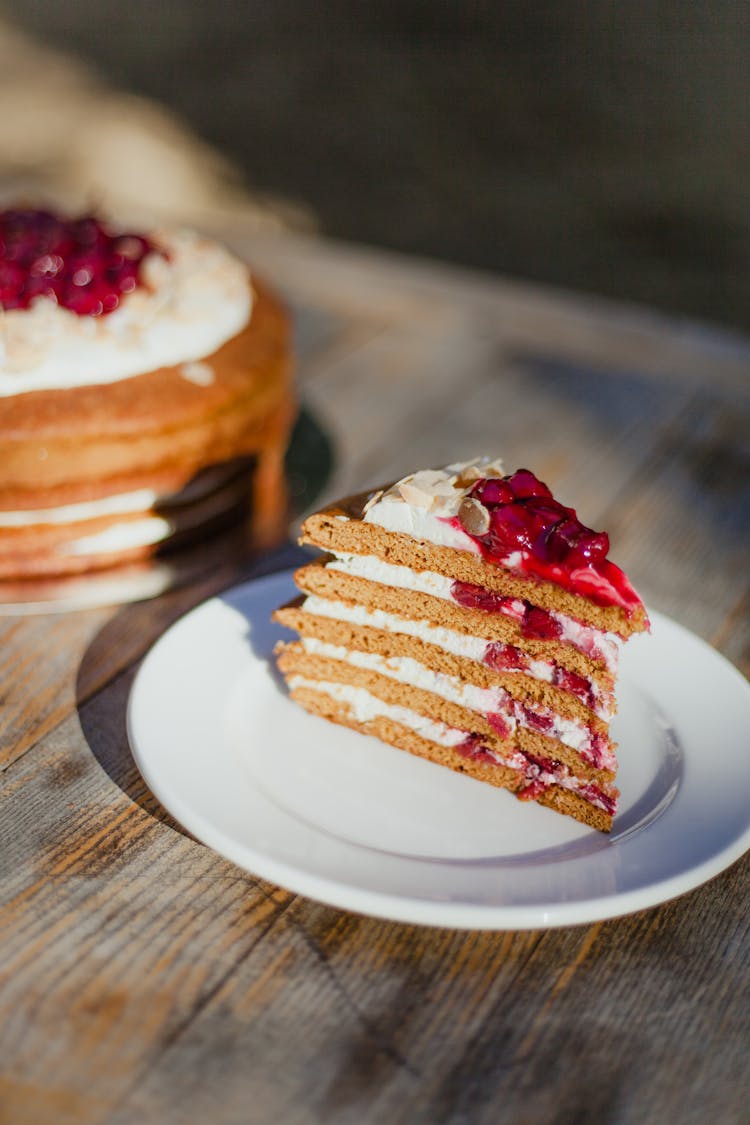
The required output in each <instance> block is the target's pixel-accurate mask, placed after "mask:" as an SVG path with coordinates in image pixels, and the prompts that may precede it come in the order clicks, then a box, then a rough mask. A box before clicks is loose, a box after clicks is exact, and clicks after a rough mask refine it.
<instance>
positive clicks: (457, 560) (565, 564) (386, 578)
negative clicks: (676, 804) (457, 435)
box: [275, 458, 648, 832]
mask: <svg viewBox="0 0 750 1125" xmlns="http://www.w3.org/2000/svg"><path fill="white" fill-rule="evenodd" d="M302 540H303V542H306V543H311V544H314V545H315V546H317V547H322V548H323V549H324V550H325V551H327V552H329V553H328V554H327V555H326V556H324V557H323V558H321V559H319V560H316V561H314V562H312V563H310V564H309V565H307V566H303V567H302V568H301V569H300V570H298V571H297V573H296V575H295V580H296V583H297V585H298V586H299V588H300V589H301V590H302V591H303V596H302V597H301V598H299V599H297V601H296V602H294V603H292V604H290V605H288V606H285V607H283V608H281V609H279V610H277V612H276V614H275V617H276V620H278V621H279V622H281V623H282V624H283V625H285V626H288V627H289V628H291V629H293V630H295V631H296V632H297V633H298V634H299V640H296V641H292V642H289V643H282V644H280V645H279V646H278V650H277V657H278V663H279V667H280V669H281V671H282V673H283V675H284V676H285V677H286V680H287V683H288V687H289V690H290V694H291V697H292V698H293V699H294V700H296V701H297V702H298V703H300V704H301V705H302V706H303V707H305V708H307V710H308V711H311V712H314V713H315V714H318V715H323V716H325V717H326V718H328V719H331V720H333V721H334V722H337V723H343V724H345V725H347V726H350V727H353V728H355V729H357V730H360V731H363V732H365V733H368V734H374V735H377V736H378V737H380V738H381V739H382V740H384V741H386V742H388V743H390V744H391V745H393V746H396V747H398V748H400V749H403V750H407V751H409V752H411V753H412V754H416V755H418V756H420V757H422V758H426V759H429V760H430V761H432V762H436V763H440V764H442V765H445V766H449V767H450V768H451V769H453V770H457V771H460V772H461V773H465V774H469V775H470V776H471V777H473V778H477V779H478V780H481V781H486V782H489V783H490V784H492V785H496V786H499V787H502V788H506V789H510V790H513V791H514V792H515V794H516V796H517V797H519V798H521V799H522V800H534V801H538V802H539V803H540V804H543V805H547V806H549V807H551V808H553V809H556V810H558V811H559V812H562V813H566V814H568V815H570V816H572V817H575V818H576V819H577V820H580V821H583V822H584V823H586V824H589V825H591V826H593V827H595V828H598V829H600V830H602V831H605V832H606V831H609V829H610V828H611V825H612V818H613V816H614V814H615V812H616V809H617V798H618V791H617V789H616V788H615V774H616V770H617V762H616V758H615V744H614V743H613V742H612V739H611V738H610V734H609V723H610V720H611V718H612V716H613V715H614V713H615V675H616V671H617V660H618V653H619V649H620V645H621V643H622V641H624V640H625V639H626V638H627V637H629V636H630V635H632V634H633V633H635V632H639V631H642V630H645V629H647V628H648V618H647V616H646V612H645V609H644V607H643V604H642V602H641V600H640V598H639V597H638V595H637V594H636V592H635V591H634V589H633V587H632V586H631V584H630V582H629V581H628V579H627V578H626V576H625V574H624V573H623V572H622V571H621V570H620V569H619V568H618V567H617V566H615V564H614V563H612V562H611V561H609V559H608V558H607V554H608V551H609V539H608V537H607V535H606V533H604V532H596V531H592V530H591V529H590V528H587V527H586V526H585V525H584V524H582V523H581V522H580V520H579V519H578V518H577V516H576V513H575V511H574V510H573V509H572V508H569V507H565V506H564V505H562V504H561V503H560V502H559V501H558V500H556V499H555V498H554V497H553V495H552V493H551V492H550V490H549V488H548V487H547V486H546V485H545V484H543V483H542V482H541V481H540V480H538V479H537V478H536V476H534V474H533V473H531V472H529V471H528V470H526V469H520V470H518V471H516V472H514V473H511V474H508V475H506V474H504V472H503V467H502V465H501V463H500V462H498V461H490V460H488V459H486V458H482V459H477V460H475V461H470V462H467V463H462V464H455V465H449V466H447V468H444V469H437V470H423V471H420V472H417V473H414V474H413V475H411V476H408V477H405V478H404V479H403V480H400V481H399V482H398V483H396V484H394V485H391V486H389V487H387V488H385V489H383V490H379V491H377V492H375V493H374V494H369V495H362V496H357V497H353V498H351V499H349V500H346V501H343V502H341V503H340V504H335V505H333V506H332V507H329V508H327V509H325V510H324V511H321V512H318V513H316V514H315V515H313V516H310V517H309V518H308V519H307V520H306V521H305V523H304V525H303V528H302Z"/></svg>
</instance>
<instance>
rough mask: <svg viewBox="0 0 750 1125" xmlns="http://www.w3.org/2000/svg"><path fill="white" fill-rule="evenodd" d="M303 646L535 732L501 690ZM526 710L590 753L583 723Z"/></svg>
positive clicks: (407, 664)
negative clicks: (500, 716)
mask: <svg viewBox="0 0 750 1125" xmlns="http://www.w3.org/2000/svg"><path fill="white" fill-rule="evenodd" d="M305 608H307V604H305ZM399 620H400V619H399ZM302 644H303V647H304V648H305V649H306V650H307V651H308V652H310V653H313V654H316V655H319V656H326V657H330V658H331V659H334V660H342V661H346V662H347V663H349V664H352V665H354V666H356V667H359V668H368V669H370V670H371V671H374V672H378V673H380V674H381V675H383V676H387V677H388V678H389V679H392V680H396V681H397V682H398V683H401V684H405V685H407V686H409V687H417V688H421V689H422V690H424V691H429V692H433V693H434V694H435V695H437V696H439V697H440V698H441V699H445V700H447V701H448V702H451V703H457V704H458V705H459V706H461V707H466V708H467V709H468V710H470V711H476V712H478V713H479V714H482V715H486V714H493V713H494V714H499V715H502V717H503V719H504V720H505V721H506V722H507V725H508V728H509V731H510V732H512V731H514V730H515V729H516V727H518V726H522V727H527V728H528V729H530V730H534V729H536V728H534V726H533V724H531V723H529V722H528V720H527V718H526V715H525V711H524V707H523V705H521V704H520V703H519V702H518V701H517V700H515V699H514V698H513V697H512V696H510V695H509V694H508V692H506V691H505V690H504V689H503V688H481V687H477V686H476V685H475V684H467V683H464V682H463V681H462V680H460V679H459V678H458V677H457V676H451V675H448V674H446V673H444V672H435V671H433V670H432V669H430V668H427V667H425V665H423V664H420V663H419V661H417V660H414V659H413V658H412V657H409V656H392V657H385V656H381V655H380V654H379V653H370V652H360V651H358V650H357V651H355V650H349V649H347V648H345V647H343V646H340V645H332V644H330V643H328V642H326V641H320V640H318V639H317V638H312V637H304V638H303V639H302ZM529 710H530V711H533V712H534V713H535V714H538V715H540V716H542V717H543V718H544V719H548V720H550V723H551V725H550V728H549V730H548V731H545V734H548V735H549V737H551V738H556V739H557V740H558V741H560V742H562V743H563V744H564V745H565V746H569V747H570V748H571V749H573V750H575V751H576V752H577V753H580V754H583V755H584V756H586V755H587V754H588V753H589V752H590V746H591V734H590V731H589V729H588V728H587V727H586V726H584V725H583V724H582V723H579V722H576V721H575V720H574V719H566V718H564V717H563V716H562V715H558V714H557V713H555V712H554V711H551V710H550V709H549V708H546V707H529Z"/></svg>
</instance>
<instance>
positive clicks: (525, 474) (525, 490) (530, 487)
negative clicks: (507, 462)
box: [507, 469, 552, 500]
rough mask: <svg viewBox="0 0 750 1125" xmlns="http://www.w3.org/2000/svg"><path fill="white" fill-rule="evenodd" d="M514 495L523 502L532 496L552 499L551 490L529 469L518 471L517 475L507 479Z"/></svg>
mask: <svg viewBox="0 0 750 1125" xmlns="http://www.w3.org/2000/svg"><path fill="white" fill-rule="evenodd" d="M507 481H508V484H509V485H510V488H511V490H512V492H513V495H514V496H515V497H516V498H517V499H519V500H521V499H525V498H527V497H531V496H548V497H549V498H550V499H552V493H551V491H550V489H549V488H548V487H547V485H546V484H544V482H543V481H541V480H539V479H538V478H537V477H535V476H534V474H533V473H532V472H530V471H529V469H516V471H515V473H511V475H510V476H509V477H508V478H507Z"/></svg>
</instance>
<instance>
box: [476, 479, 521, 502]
mask: <svg viewBox="0 0 750 1125" xmlns="http://www.w3.org/2000/svg"><path fill="white" fill-rule="evenodd" d="M469 496H471V497H473V498H474V499H475V500H479V501H481V503H482V504H484V505H485V507H489V506H490V505H491V504H510V503H511V502H512V501H513V500H514V499H515V496H514V492H513V489H512V487H511V485H510V484H509V482H508V481H506V480H504V479H503V478H502V477H483V478H482V480H479V481H477V483H476V484H475V485H474V486H473V488H471V489H470V491H469Z"/></svg>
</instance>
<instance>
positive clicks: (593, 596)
mask: <svg viewBox="0 0 750 1125" xmlns="http://www.w3.org/2000/svg"><path fill="white" fill-rule="evenodd" d="M469 496H471V497H472V498H474V499H476V500H479V501H480V503H481V504H483V505H484V507H485V508H487V510H488V512H489V517H490V520H489V522H490V526H489V529H488V530H487V532H486V533H484V534H483V535H475V534H472V533H471V532H468V531H466V529H465V528H463V527H462V525H461V523H460V521H459V520H458V518H457V517H453V519H451V520H450V521H449V522H451V523H453V524H454V525H455V526H456V527H457V528H460V530H461V531H463V532H464V534H466V535H469V536H470V537H471V539H473V540H474V542H475V543H476V544H477V545H478V546H479V547H480V549H481V551H482V553H483V554H484V555H485V556H486V557H488V558H489V560H490V561H495V562H501V563H503V564H504V565H506V566H507V565H508V560H512V569H513V570H515V571H516V572H517V573H519V574H521V575H524V576H528V577H534V578H539V579H542V580H543V581H546V582H553V583H555V584H556V585H558V586H562V587H563V588H564V589H566V590H571V591H572V592H573V593H576V594H580V595H581V596H583V597H586V598H589V599H590V600H591V601H594V602H596V603H597V604H599V605H617V606H620V607H621V608H622V609H624V610H625V611H626V612H627V613H628V614H631V613H633V612H634V611H635V610H637V609H640V608H641V606H642V603H641V600H640V598H639V597H638V595H637V594H636V592H635V590H634V589H633V587H632V586H631V584H630V582H629V581H628V579H627V577H626V576H625V575H624V574H623V572H622V571H621V570H620V569H619V567H617V566H615V565H614V563H611V562H609V560H608V559H607V557H606V556H607V552H608V551H609V537H608V535H607V534H606V532H604V531H594V530H592V528H590V527H586V525H585V524H583V523H581V521H580V520H579V519H578V516H577V515H576V512H575V509H573V508H567V507H565V505H564V504H561V503H560V502H559V501H558V500H556V499H555V498H554V496H553V495H552V493H551V492H550V490H549V488H548V487H547V485H546V484H544V483H543V482H542V481H540V480H539V479H538V478H537V477H536V476H535V475H534V474H533V473H532V472H530V471H529V470H528V469H518V470H517V471H516V472H515V473H512V474H511V475H510V476H506V477H485V478H482V479H481V480H478V481H476V482H475V483H474V485H472V487H471V489H470V491H469Z"/></svg>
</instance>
